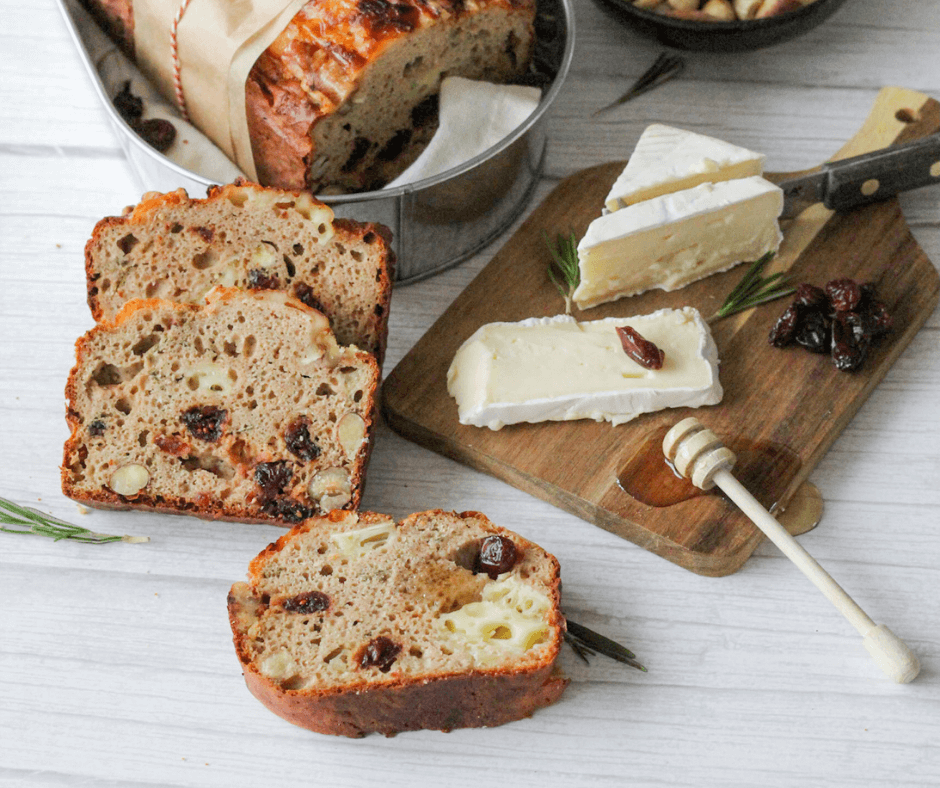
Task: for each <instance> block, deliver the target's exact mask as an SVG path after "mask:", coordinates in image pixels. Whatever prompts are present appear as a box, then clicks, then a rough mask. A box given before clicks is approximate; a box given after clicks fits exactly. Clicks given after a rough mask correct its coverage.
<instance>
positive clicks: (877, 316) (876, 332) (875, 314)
mask: <svg viewBox="0 0 940 788" xmlns="http://www.w3.org/2000/svg"><path fill="white" fill-rule="evenodd" d="M860 314H861V315H862V316H863V317H864V318H865V319H866V322H867V324H868V327H869V330H870V331H871V334H872V337H880V336H881V335H882V334H887V333H888V332H889V331H890V330H891V326H892V325H893V324H894V321H893V320H892V319H891V315H890V313H889V312H888V307H886V306H885V305H884V303H883V302H882V301H878V300H877V299H875V298H872V299H870V300H868V301H867V302H866V303H865V305H864V308H863V309H862V310H860Z"/></svg>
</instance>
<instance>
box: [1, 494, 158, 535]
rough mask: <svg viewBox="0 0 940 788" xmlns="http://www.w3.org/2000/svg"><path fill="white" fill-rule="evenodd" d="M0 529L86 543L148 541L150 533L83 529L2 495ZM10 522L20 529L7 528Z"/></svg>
mask: <svg viewBox="0 0 940 788" xmlns="http://www.w3.org/2000/svg"><path fill="white" fill-rule="evenodd" d="M0 523H2V525H0V531H3V532H4V533H8V534H27V535H30V534H32V535H35V536H46V537H49V538H50V539H54V540H55V541H57V542H58V541H59V540H60V539H72V540H73V541H76V542H85V543H86V544H106V543H107V542H131V543H136V542H149V541H150V537H149V536H112V535H110V534H98V533H95V532H94V531H89V530H88V529H87V528H81V527H79V526H77V525H72V524H71V523H67V522H65V521H64V520H60V519H59V518H58V517H53V516H52V515H51V514H43V513H42V512H40V511H38V510H36V509H32V508H30V507H28V506H20V505H19V504H15V503H13V501H8V500H7V499H6V498H0ZM7 525H15V526H18V527H17V528H5V527H4V526H7Z"/></svg>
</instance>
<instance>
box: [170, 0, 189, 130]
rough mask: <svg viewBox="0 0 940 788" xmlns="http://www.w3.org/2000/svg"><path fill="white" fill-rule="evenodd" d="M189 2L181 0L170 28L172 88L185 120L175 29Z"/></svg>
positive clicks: (186, 114)
mask: <svg viewBox="0 0 940 788" xmlns="http://www.w3.org/2000/svg"><path fill="white" fill-rule="evenodd" d="M189 3H190V0H181V2H180V7H179V11H177V12H176V17H175V18H174V19H173V25H172V27H171V28H170V53H171V54H172V56H173V90H174V91H175V93H176V105H177V106H178V107H179V109H180V115H182V116H183V120H185V121H187V122H188V121H189V113H188V112H187V111H186V99H185V98H184V96H183V80H182V77H181V76H180V54H179V47H178V45H177V42H176V30H177V28H178V27H179V25H180V21H181V20H182V19H183V14H185V13H186V9H187V8H188V7H189Z"/></svg>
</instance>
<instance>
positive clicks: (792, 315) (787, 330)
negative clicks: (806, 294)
mask: <svg viewBox="0 0 940 788" xmlns="http://www.w3.org/2000/svg"><path fill="white" fill-rule="evenodd" d="M820 292H822V291H820ZM801 312H802V310H801V309H800V306H799V304H796V303H793V304H790V306H788V307H787V309H786V311H785V312H784V313H783V314H782V315H780V318H779V319H778V320H777V322H776V323H774V327H773V328H772V329H770V336H769V337H768V342H770V344H771V345H773V346H774V347H786V346H787V345H789V344H790V343H791V342H792V341H793V337H794V336H795V335H796V329H797V326H798V325H799V322H800V313H801Z"/></svg>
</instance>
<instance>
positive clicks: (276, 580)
mask: <svg viewBox="0 0 940 788" xmlns="http://www.w3.org/2000/svg"><path fill="white" fill-rule="evenodd" d="M560 582H561V581H560V576H559V567H558V562H557V561H556V560H555V558H554V557H553V556H551V555H550V554H548V553H546V552H545V551H544V550H543V549H542V548H540V547H539V546H538V545H535V544H533V543H532V542H529V541H526V540H525V539H523V538H522V537H521V536H519V535H517V534H515V533H512V532H511V531H508V530H506V529H503V528H498V527H497V526H495V525H494V524H493V523H491V522H490V521H489V520H488V519H487V518H486V517H485V516H484V515H482V514H480V513H479V512H463V513H462V514H457V513H456V512H444V511H440V510H434V511H428V512H421V513H419V514H412V515H410V516H409V517H406V518H405V519H404V520H402V521H400V522H397V523H396V522H395V520H394V518H392V517H389V516H387V515H382V514H374V513H371V512H360V513H358V514H356V513H351V512H332V513H331V514H330V515H329V516H327V517H321V518H316V519H313V520H309V521H307V522H306V523H303V524H301V525H298V526H296V527H295V528H293V529H292V530H291V531H290V532H289V533H287V534H285V535H284V536H282V537H281V538H280V539H278V540H277V542H275V543H274V544H271V545H269V546H268V547H267V548H266V549H265V550H264V551H262V552H261V554H260V555H258V556H257V558H255V559H254V560H253V561H252V562H251V565H250V567H249V582H248V583H236V584H235V585H233V586H232V590H231V592H230V593H229V597H228V609H229V620H230V623H231V625H232V633H233V635H234V641H235V650H236V652H237V654H238V658H239V660H240V661H241V663H242V667H243V670H244V674H245V681H246V682H247V684H248V688H249V690H250V691H251V692H252V694H253V695H254V696H255V697H256V698H258V700H260V701H261V702H262V703H263V704H264V705H265V706H267V707H268V708H269V709H270V710H271V711H273V712H274V713H275V714H278V715H280V716H281V717H283V718H284V719H286V720H288V721H289V722H292V723H294V724H295V725H299V726H301V727H303V728H307V729H309V730H312V731H316V732H318V733H329V734H336V735H342V736H364V735H365V734H367V733H373V732H377V733H382V734H385V735H386V736H391V735H394V734H396V733H398V732H401V731H409V730H418V729H421V728H427V729H432V730H443V731H449V730H451V729H453V728H470V727H481V726H491V725H501V724H503V723H506V722H510V721H512V720H518V719H521V718H523V717H527V716H529V715H531V714H532V713H533V712H534V711H536V710H537V709H539V708H541V707H543V706H546V705H548V704H550V703H553V702H554V701H556V700H557V699H558V698H559V696H560V695H561V693H562V691H563V690H564V688H565V686H566V685H567V683H568V682H567V680H566V679H565V678H564V677H563V676H562V675H561V674H560V673H559V672H557V671H556V669H555V661H556V658H557V657H558V653H559V649H560V646H561V642H562V637H563V634H564V631H565V621H564V618H563V616H562V613H561V611H560V609H559V594H560Z"/></svg>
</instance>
